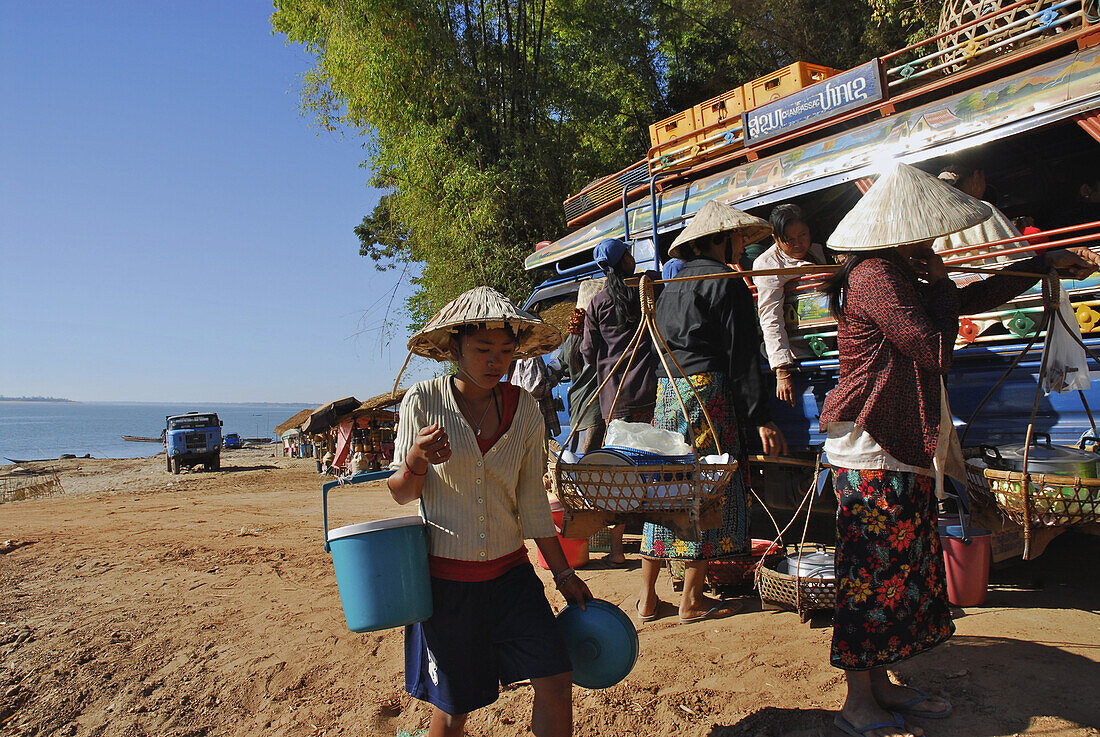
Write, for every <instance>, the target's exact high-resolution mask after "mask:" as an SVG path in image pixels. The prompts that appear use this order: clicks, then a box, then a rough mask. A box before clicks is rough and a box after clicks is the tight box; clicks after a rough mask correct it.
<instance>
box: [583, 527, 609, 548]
mask: <svg viewBox="0 0 1100 737" xmlns="http://www.w3.org/2000/svg"><path fill="white" fill-rule="evenodd" d="M588 552H590V553H610V552H611V529H610V528H608V527H604V528H603V529H601V530H600V531H599V532H597V533H596V534H595V535H593V536H592V537H590V538H588Z"/></svg>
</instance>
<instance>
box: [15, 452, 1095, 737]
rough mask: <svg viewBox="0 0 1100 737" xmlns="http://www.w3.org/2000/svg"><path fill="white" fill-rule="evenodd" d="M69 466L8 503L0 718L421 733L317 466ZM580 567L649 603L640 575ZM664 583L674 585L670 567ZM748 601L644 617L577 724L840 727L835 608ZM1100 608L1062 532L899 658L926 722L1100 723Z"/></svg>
mask: <svg viewBox="0 0 1100 737" xmlns="http://www.w3.org/2000/svg"><path fill="white" fill-rule="evenodd" d="M57 470H58V472H59V473H60V475H61V478H62V483H63V484H64V486H65V490H66V493H65V494H64V495H62V496H57V497H51V498H44V499H31V500H26V501H19V502H11V503H7V504H2V505H0V734H12V735H53V734H60V735H175V736H177V737H183V736H185V735H295V736H298V735H301V736H306V735H384V736H386V737H396V736H398V735H415V734H416V733H417V732H418V730H420V729H421V728H423V727H424V726H426V724H427V717H428V710H427V709H426V708H425V707H424V706H423V705H421V704H419V703H418V702H415V701H413V700H412V699H411V698H410V697H409V696H408V695H406V694H405V693H404V690H403V683H404V681H403V659H402V658H403V655H402V633H401V631H400V630H391V631H386V632H381V633H373V634H354V633H351V632H349V631H348V630H347V628H346V626H345V624H344V621H343V617H342V614H341V610H340V603H339V599H338V596H337V591H336V582H335V578H334V575H333V572H332V568H331V563H330V561H329V558H328V556H327V554H326V553H325V552H324V550H323V549H322V547H321V532H320V530H321V509H320V481H319V477H318V476H317V475H316V474H315V473H314V467H313V462H312V461H304V460H287V459H283V458H281V457H280V458H274V457H272V456H271V451H270V450H266V449H265V450H258V449H246V450H242V451H234V452H230V453H228V454H227V456H226V457H225V458H224V459H223V471H222V472H221V473H216V474H206V473H190V474H184V475H181V476H178V477H173V476H170V475H169V474H167V473H165V471H164V465H163V458H151V459H144V460H126V461H96V460H76V461H68V462H66V463H64V464H58V465H57ZM2 472H3V469H0V473H2ZM330 504H331V505H332V512H333V516H334V524H347V523H351V522H361V521H366V520H370V519H379V518H384V517H391V516H400V515H403V514H409V513H410V511H411V510H410V509H409V508H402V507H399V506H398V505H396V504H395V503H394V502H393V501H392V500H391V499H390V498H389V495H388V494H387V493H386V492H384V491H383V490H382V487H381V485H380V484H370V485H367V484H364V485H362V486H355V487H348V488H347V489H346V490H345V489H341V490H339V493H338V494H334V495H333V496H332V498H331V501H330ZM532 558H533V556H532ZM635 558H636V556H635ZM540 573H542V572H541V571H540ZM542 575H543V579H544V580H545V581H547V582H549V576H548V575H547V574H545V573H543V574H542ZM583 576H584V578H585V579H586V580H587V581H588V583H589V586H590V587H591V588H592V590H593V592H594V593H595V594H596V595H597V596H599V597H600V598H604V599H607V600H609V601H612V602H614V603H616V604H618V605H620V606H622V607H623V609H624V610H626V611H631V609H632V607H633V605H634V601H635V596H636V590H637V585H638V572H637V569H636V567H635V568H634V569H632V570H615V569H606V570H586V571H585V572H584V573H583ZM659 591H660V592H661V595H662V597H663V598H665V599H666V600H667V601H673V594H672V591H671V588H670V586H669V584H668V580H667V579H663V580H662V582H661V584H660V587H659ZM550 597H551V602H552V603H553V604H554V605H555V608H560V607H561V606H562V604H563V602H562V601H561V600H560V598H558V596H557V594H556V593H553V592H552V593H551V594H550ZM746 604H747V607H746V612H745V613H743V614H740V615H737V616H735V617H732V618H729V619H725V620H721V621H715V622H705V623H698V624H693V625H679V624H677V623H676V618H675V617H674V616H672V617H667V618H665V619H662V620H658V621H656V622H652V623H647V624H645V625H641V626H640V628H639V636H640V641H641V655H640V657H639V661H638V664H637V666H636V667H635V669H634V672H633V673H632V674H631V675H630V677H629V678H627V680H626V681H624V682H623V683H621V684H619V685H617V686H615V687H613V688H610V689H607V690H603V691H586V690H583V689H579V688H578V689H575V691H574V704H575V714H576V733H577V734H578V735H637V736H639V737H641V736H648V735H685V736H687V737H732V736H733V735H761V736H765V737H768V736H775V737H779V736H781V735H782V736H785V737H814V736H817V735H834V734H839V733H838V732H836V731H835V730H834V729H833V728H832V726H831V721H832V712H833V710H835V709H836V708H837V707H838V706H839V703H840V701H841V699H842V695H843V685H842V678H841V675H840V673H839V672H838V671H836V670H834V669H833V668H831V667H830V666H829V665H828V663H827V654H828V642H829V634H830V633H829V629H828V621H827V619H822V620H812V621H811V622H810V623H806V624H801V623H800V622H799V619H798V617H797V615H795V614H793V613H789V612H775V611H762V610H761V608H760V605H759V601H758V600H754V599H753V598H751V597H749V598H747V599H746ZM1098 610H1100V538H1096V537H1090V536H1086V535H1080V534H1066V535H1063V536H1062V537H1060V538H1058V539H1057V540H1055V541H1054V543H1052V544H1051V546H1050V548H1049V549H1048V550H1047V552H1046V553H1045V554H1044V555H1043V556H1042V557H1041V558H1040V559H1039V560H1037V561H1033V562H1030V563H1027V564H1023V563H1021V564H1018V565H1015V566H1010V567H1008V568H1003V569H999V570H997V571H995V572H994V588H993V591H992V592H991V595H990V597H989V601H988V602H987V604H986V605H985V606H984V607H980V608H973V609H968V610H966V611H965V612H961V611H960V612H959V614H960V615H961V616H959V618H958V620H957V624H958V635H957V636H956V637H955V638H954V639H953V640H952V641H951V642H950V643H948V644H947V645H945V646H944V647H941V648H939V649H938V650H936V651H935V652H934V653H931V654H928V655H925V656H921V657H918V658H916V659H914V660H913V661H911V662H907V663H904V664H901V665H900V666H899V667H898V668H897V670H896V671H895V674H896V676H897V677H898V678H899V679H901V680H902V681H903V682H912V683H915V684H918V685H920V686H921V687H923V688H925V689H926V690H930V691H933V692H935V693H939V694H944V695H948V696H949V697H950V698H951V700H952V701H953V703H954V705H955V712H956V713H955V714H954V715H952V717H950V718H949V719H947V720H944V721H937V722H932V721H928V722H926V723H924V725H923V726H925V728H926V729H927V730H928V733H929V734H930V735H932V736H933V737H952V736H955V737H963V736H965V737H1007V736H1008V735H1021V734H1027V735H1044V736H1046V735H1067V736H1068V735H1074V736H1081V737H1084V736H1085V735H1089V736H1091V737H1097V736H1100V612H1098ZM530 707H531V691H530V688H529V687H527V686H518V687H514V688H510V689H508V690H506V691H504V692H503V693H502V695H501V698H500V700H499V701H498V702H497V703H496V704H494V705H493V706H491V707H489V708H487V709H484V710H482V711H481V712H479V713H477V714H476V715H475V716H474V717H473V718H472V719H471V720H470V723H469V730H468V731H469V734H470V735H477V736H488V735H493V736H494V737H497V736H499V737H511V736H512V735H520V734H526V733H527V724H528V719H529V715H530Z"/></svg>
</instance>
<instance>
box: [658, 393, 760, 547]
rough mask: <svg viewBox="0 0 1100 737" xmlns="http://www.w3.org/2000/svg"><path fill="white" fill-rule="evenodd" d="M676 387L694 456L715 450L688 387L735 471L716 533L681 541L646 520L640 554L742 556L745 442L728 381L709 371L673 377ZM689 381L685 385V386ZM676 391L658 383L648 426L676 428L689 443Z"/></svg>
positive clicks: (745, 526) (745, 518)
mask: <svg viewBox="0 0 1100 737" xmlns="http://www.w3.org/2000/svg"><path fill="white" fill-rule="evenodd" d="M673 381H675V383H676V388H678V389H679V391H680V396H681V397H683V400H684V404H685V405H687V408H688V414H690V415H691V428H692V431H693V432H694V433H695V452H696V454H698V455H710V454H712V453H716V452H717V448H716V446H715V443H714V437H713V436H712V435H711V432H710V428H709V427H708V426H707V421H706V418H705V417H704V416H703V410H702V408H701V407H700V406H699V403H698V402H696V401H695V396H694V395H693V394H692V391H691V387H692V386H693V387H694V388H695V393H696V394H698V395H699V399H700V400H701V401H702V403H703V405H704V406H706V408H707V413H708V414H709V415H710V419H711V421H712V422H713V423H714V429H715V432H716V433H717V434H718V438H719V441H720V442H721V445H722V452H723V453H729V454H730V456H731V457H733V458H736V459H737V460H738V461H739V462H740V464H741V465H740V469H739V470H740V473H735V474H734V475H733V478H732V479H731V480H730V483H729V485H728V486H727V487H726V494H725V497H724V498H723V499H722V500H721V502H722V526H721V527H719V528H718V529H715V530H703V534H702V539H701V540H700V541H699V542H692V541H689V540H681V539H680V538H678V537H676V536H675V535H674V534H673V533H672V531H671V530H669V529H668V528H667V527H662V526H661V525H655V524H653V523H651V522H647V523H645V526H644V527H643V528H642V548H641V552H642V555H644V556H646V557H649V558H673V559H677V560H710V559H713V558H720V557H723V556H727V555H735V554H739V553H744V552H745V551H746V550H747V549H748V544H747V543H748V541H747V537H748V498H747V493H748V492H747V489H748V483H747V480H748V463H747V462H746V459H745V457H744V456H743V455H742V448H743V447H744V444H743V442H742V438H741V429H740V425H739V423H738V421H737V416H736V414H735V413H734V405H733V400H732V398H731V396H730V392H729V380H728V379H727V378H726V375H725V373H721V372H709V373H703V374H693V375H691V376H689V377H687V379H683V378H679V379H674V380H673ZM688 382H690V385H689V384H688ZM676 388H674V386H673V383H672V381H670V380H669V379H664V378H659V379H657V408H656V410H655V412H654V415H653V424H654V426H656V427H661V428H664V429H666V430H675V431H676V432H678V433H680V434H682V435H683V436H684V439H685V440H686V439H688V431H687V423H686V422H685V421H684V412H683V410H682V409H681V408H680V402H679V400H678V399H677V398H676Z"/></svg>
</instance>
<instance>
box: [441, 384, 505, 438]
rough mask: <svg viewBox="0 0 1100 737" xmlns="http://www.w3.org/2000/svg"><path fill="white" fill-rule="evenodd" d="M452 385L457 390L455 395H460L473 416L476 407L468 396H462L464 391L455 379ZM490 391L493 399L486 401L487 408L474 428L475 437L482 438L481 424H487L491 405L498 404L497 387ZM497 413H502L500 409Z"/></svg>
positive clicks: (460, 400)
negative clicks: (469, 400)
mask: <svg viewBox="0 0 1100 737" xmlns="http://www.w3.org/2000/svg"><path fill="white" fill-rule="evenodd" d="M451 386H452V388H453V389H454V390H455V396H456V397H458V400H459V402H461V403H462V404H464V405H466V409H467V410H469V412H470V416H471V418H472V417H473V414H474V408H473V407H472V406H471V405H470V403H469V402H468V401H467V400H466V397H464V396H462V392H460V391H459V390H458V385H457V384H455V383H454V379H452V380H451ZM490 393H491V394H492V398H493V401H492V402H486V403H485V410H484V411H483V412H482V413H481V419H480V420H478V421H477V424H476V425H475V426H474V428H473V430H474V437H475V438H480V437H481V426H482V425H483V424H485V418H486V417H487V416H488V415H489V407H495V406H497V390H496V387H493V388H492V389H491V390H490ZM497 415H498V417H499V415H500V412H499V410H498V412H497Z"/></svg>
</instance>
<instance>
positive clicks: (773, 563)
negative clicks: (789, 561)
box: [756, 548, 836, 622]
mask: <svg viewBox="0 0 1100 737" xmlns="http://www.w3.org/2000/svg"><path fill="white" fill-rule="evenodd" d="M829 550H831V551H833V553H834V554H835V552H836V551H835V549H833V548H829ZM788 553H789V554H796V553H797V551H796V550H795V549H794V548H789V549H788ZM784 557H785V556H783V555H775V556H768V557H767V558H766V559H765V560H764V563H763V565H761V566H760V567H759V568H757V569H756V587H757V588H758V589H759V590H760V600H761V601H762V602H763V603H765V604H773V605H776V606H779V607H780V608H782V609H789V610H790V611H793V612H798V616H799V618H800V619H801V620H802V621H803V622H805V621H806V620H807V619H809V618H810V613H811V612H815V611H824V610H829V611H831V610H833V609H835V608H836V581H834V580H833V579H824V578H813V577H800V576H792V575H791V574H789V573H780V572H779V571H778V570H776V569H777V567H778V565H779V563H780V561H782V560H783V559H784Z"/></svg>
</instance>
